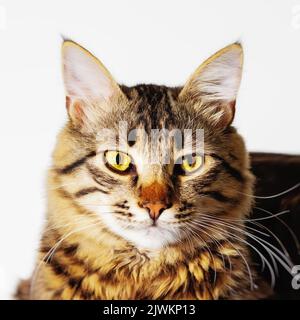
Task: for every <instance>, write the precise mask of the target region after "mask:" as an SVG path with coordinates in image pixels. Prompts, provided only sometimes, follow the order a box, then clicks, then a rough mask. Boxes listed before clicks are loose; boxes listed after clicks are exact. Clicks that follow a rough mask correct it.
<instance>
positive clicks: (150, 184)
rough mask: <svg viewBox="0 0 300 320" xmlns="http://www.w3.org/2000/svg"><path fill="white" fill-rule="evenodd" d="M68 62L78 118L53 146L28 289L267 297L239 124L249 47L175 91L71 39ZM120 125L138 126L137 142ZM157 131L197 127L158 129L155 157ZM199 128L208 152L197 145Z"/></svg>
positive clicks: (44, 293) (118, 295) (41, 294)
mask: <svg viewBox="0 0 300 320" xmlns="http://www.w3.org/2000/svg"><path fill="white" fill-rule="evenodd" d="M62 60H63V75H64V83H65V88H66V106H67V111H68V115H69V120H68V123H67V124H66V126H65V127H64V128H63V130H62V131H61V133H60V134H59V136H58V139H57V144H56V147H55V150H54V153H53V165H52V167H51V168H50V170H49V176H48V208H47V223H46V226H45V228H44V231H43V235H42V239H41V243H40V247H39V253H38V259H37V263H36V268H35V271H34V273H33V275H32V277H31V279H30V281H29V282H27V283H25V282H24V283H23V286H22V285H21V289H23V291H22V290H20V291H19V292H21V293H22V298H27V299H258V298H266V297H268V296H269V295H270V294H271V290H270V289H269V287H268V286H267V285H265V283H264V282H263V281H262V280H261V279H260V278H259V277H258V275H257V274H256V272H255V270H254V268H253V263H252V262H251V258H250V255H249V252H248V251H249V249H248V248H247V245H246V241H245V235H244V232H243V230H244V228H245V226H244V220H245V218H246V217H247V215H248V214H249V212H250V210H251V206H252V200H251V199H252V198H251V194H252V192H253V184H254V177H253V175H252V174H251V172H250V170H249V159H248V153H247V151H246V149H245V145H244V142H243V139H242V138H241V136H240V135H239V134H238V133H237V130H236V129H235V128H234V127H233V126H232V125H231V123H232V121H233V118H234V113H235V102H236V97H237V92H238V88H239V85H240V79H241V73H242V64H243V50H242V46H241V45H240V44H239V43H234V44H232V45H229V46H227V47H225V48H224V49H222V50H220V51H218V52H217V53H216V54H214V55H213V56H212V57H210V58H209V59H208V60H207V61H205V62H204V63H203V64H202V65H201V66H200V67H199V68H198V69H197V70H196V71H195V72H194V73H193V74H192V76H191V77H190V78H189V79H188V81H187V82H186V84H185V85H184V86H183V87H176V88H170V87H166V86H158V85H144V84H141V85H136V86H134V87H127V86H123V85H118V84H117V83H116V81H115V80H114V79H113V78H112V76H111V75H110V73H109V72H108V70H107V69H106V68H105V67H104V66H103V64H102V63H101V62H100V61H99V60H97V58H96V57H94V56H93V55H92V54H91V53H90V52H88V51H87V50H85V49H84V48H82V47H81V46H80V45H78V44H76V43H75V42H73V41H69V40H66V41H64V43H63V46H62ZM120 123H121V124H124V123H126V125H127V129H128V131H126V132H129V133H132V132H135V134H134V135H131V139H129V134H128V135H127V133H126V135H125V137H126V139H124V135H121V134H120V132H121V131H122V130H121V131H120ZM135 129H141V130H140V131H138V130H136V131H135ZM153 129H159V130H165V129H166V130H168V131H169V132H171V131H172V130H174V129H176V130H180V131H181V132H185V130H186V129H189V130H190V132H192V138H193V139H192V142H190V144H187V146H189V147H190V148H188V147H187V146H186V145H185V144H183V146H182V145H178V144H177V143H176V141H175V140H174V139H173V140H170V141H171V142H170V141H169V140H168V141H167V140H166V139H164V136H160V138H159V139H158V140H157V141H158V142H157V143H156V145H155V148H154V150H155V151H154V155H155V156H156V160H157V159H158V161H155V162H153V161H151V159H150V158H151V156H153V145H152V143H151V139H150V136H151V132H152V130H153ZM198 129H202V130H203V131H202V132H203V135H204V137H203V138H204V139H203V141H204V149H203V147H202V148H200V149H198V147H199V146H198V145H197V143H194V140H195V139H194V137H195V132H196V131H197V130H198ZM140 132H142V133H143V134H140ZM132 136H134V137H133V138H134V139H133V138H132ZM183 136H184V134H183ZM174 141H175V142H174ZM191 149H192V151H190V150H191ZM166 151H168V154H169V155H170V161H163V160H165V159H164V157H163V156H161V155H162V154H165V153H166ZM26 284H27V286H25V285H26Z"/></svg>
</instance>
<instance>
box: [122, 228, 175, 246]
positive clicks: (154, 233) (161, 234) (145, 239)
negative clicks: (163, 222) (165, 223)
mask: <svg viewBox="0 0 300 320" xmlns="http://www.w3.org/2000/svg"><path fill="white" fill-rule="evenodd" d="M123 237H124V238H125V239H126V240H128V241H130V242H131V243H133V244H134V245H135V247H137V248H138V249H146V250H160V249H162V248H163V247H165V246H167V245H170V244H174V243H176V242H177V241H178V235H177V234H176V233H175V232H171V231H169V230H167V229H163V228H161V227H156V226H154V227H152V226H151V227H147V228H145V229H141V230H130V231H127V230H126V232H125V233H124V235H123Z"/></svg>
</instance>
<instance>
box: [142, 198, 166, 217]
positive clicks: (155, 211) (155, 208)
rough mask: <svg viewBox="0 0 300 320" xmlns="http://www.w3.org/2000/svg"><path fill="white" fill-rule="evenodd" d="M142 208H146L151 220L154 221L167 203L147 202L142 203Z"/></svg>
mask: <svg viewBox="0 0 300 320" xmlns="http://www.w3.org/2000/svg"><path fill="white" fill-rule="evenodd" d="M142 206H143V208H147V209H148V212H149V216H150V218H151V219H152V220H153V221H156V220H157V219H158V218H159V216H160V215H161V213H162V212H163V211H164V210H165V209H167V204H166V203H163V202H148V203H144V204H142Z"/></svg>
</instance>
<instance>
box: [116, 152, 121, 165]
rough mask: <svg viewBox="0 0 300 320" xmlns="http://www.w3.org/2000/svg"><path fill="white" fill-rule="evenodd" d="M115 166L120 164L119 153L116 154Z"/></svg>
mask: <svg viewBox="0 0 300 320" xmlns="http://www.w3.org/2000/svg"><path fill="white" fill-rule="evenodd" d="M116 164H117V165H119V164H121V156H120V153H117V156H116Z"/></svg>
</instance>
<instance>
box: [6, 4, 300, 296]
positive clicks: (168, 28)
mask: <svg viewBox="0 0 300 320" xmlns="http://www.w3.org/2000/svg"><path fill="white" fill-rule="evenodd" d="M61 35H64V36H65V37H68V38H71V39H73V40H75V41H77V42H79V43H80V44H82V45H83V46H85V47H86V48H87V49H89V50H90V51H92V52H93V53H94V54H95V55H96V56H98V57H99V58H100V60H101V61H102V62H103V63H104V64H105V65H106V66H107V68H108V69H109V70H110V71H111V73H112V74H113V76H114V77H115V79H116V80H118V81H119V82H120V83H124V84H127V85H133V84H136V83H140V82H144V83H157V84H166V85H180V84H183V83H184V81H185V80H186V79H187V78H188V76H189V75H190V74H191V73H192V72H193V71H194V70H195V68H196V67H197V66H198V65H199V64H200V63H201V62H203V60H204V59H206V58H207V57H209V56H210V55H211V54H213V53H214V52H215V51H217V50H219V49H220V48H222V47H224V46H226V45H228V44H229V43H232V42H235V41H237V40H240V41H242V43H243V46H244V50H245V65H244V74H243V79H242V85H241V90H240V94H239V97H238V103H237V112H236V118H235V122H234V125H235V126H236V127H237V128H238V129H239V131H240V133H241V134H242V135H243V136H244V137H245V140H246V143H247V146H248V148H249V150H251V151H271V152H278V153H292V154H299V153H300V140H299V137H300V102H299V101H300V81H299V77H300V58H299V57H300V0H285V1H283V0H248V1H240V0H226V1H222V0H220V1H214V0H185V1H183V0H181V1H178V0H164V1H159V0H151V1H142V0H110V1H100V0H94V1H92V0H84V1H83V0H81V1H71V0H51V1H50V0H48V1H38V0H26V1H21V0H19V1H17V0H7V1H3V0H0V108H1V109H0V110H1V117H0V123H1V125H0V139H1V157H0V161H1V165H0V170H1V171H0V177H1V178H0V194H1V207H0V250H1V251H0V252H1V254H0V299H8V298H9V297H10V295H11V292H13V290H14V286H15V283H16V281H17V279H19V278H26V277H28V276H29V275H30V273H31V272H32V269H33V264H34V258H35V252H36V248H37V246H38V240H39V236H40V232H41V228H42V224H43V221H44V216H45V207H46V203H45V202H46V199H45V187H44V186H45V177H46V169H47V167H48V166H49V164H50V161H51V152H52V149H53V145H54V143H55V139H56V135H57V133H58V130H59V129H60V128H61V127H62V125H63V124H64V121H65V119H66V112H65V102H64V90H63V84H62V78H61V65H60V45H61V42H62V38H61Z"/></svg>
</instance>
